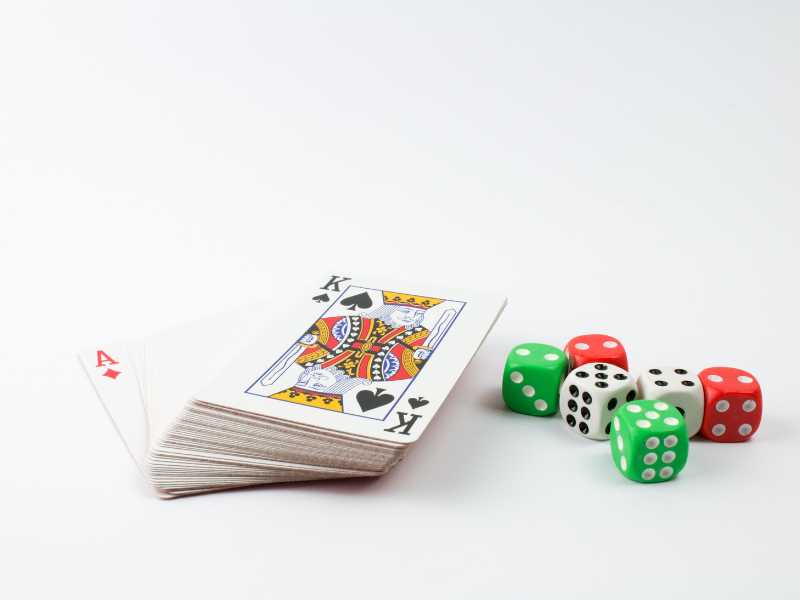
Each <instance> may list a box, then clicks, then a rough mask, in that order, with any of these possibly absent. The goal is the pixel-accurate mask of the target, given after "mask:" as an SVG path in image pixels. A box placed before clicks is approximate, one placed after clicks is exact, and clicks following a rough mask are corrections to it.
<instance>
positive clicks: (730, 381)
mask: <svg viewBox="0 0 800 600" xmlns="http://www.w3.org/2000/svg"><path fill="white" fill-rule="evenodd" d="M700 381H701V382H702V383H703V392H704V396H705V414H704V416H703V425H702V428H701V433H702V434H703V437H706V438H708V439H709V440H712V441H714V442H744V441H746V440H749V439H750V438H751V437H752V435H753V434H754V433H755V432H756V430H757V429H758V426H759V425H760V424H761V404H762V400H761V386H760V385H759V384H758V381H757V380H756V378H755V377H753V375H752V374H751V373H748V372H747V371H742V370H741V369H734V368H732V367H710V368H708V369H703V370H702V371H700Z"/></svg>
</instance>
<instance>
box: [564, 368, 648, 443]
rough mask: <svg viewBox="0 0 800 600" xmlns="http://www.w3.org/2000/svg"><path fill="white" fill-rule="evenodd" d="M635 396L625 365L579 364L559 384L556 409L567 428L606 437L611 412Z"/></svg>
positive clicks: (589, 434) (602, 437)
mask: <svg viewBox="0 0 800 600" xmlns="http://www.w3.org/2000/svg"><path fill="white" fill-rule="evenodd" d="M635 399H636V385H635V384H634V381H633V378H632V377H631V376H630V375H629V374H628V372H627V371H626V370H625V369H622V368H620V367H618V366H616V365H612V364H610V363H602V362H597V363H587V364H584V365H581V366H579V367H578V368H576V369H575V370H574V371H572V372H571V373H570V374H569V375H567V377H566V379H565V380H564V383H563V384H561V393H560V394H559V399H558V403H559V409H560V411H561V418H562V419H564V422H565V423H566V424H567V425H568V426H569V427H570V429H572V430H574V431H576V432H578V433H580V434H581V435H582V436H584V437H587V438H590V439H593V440H607V439H608V436H609V433H610V430H611V413H612V412H614V410H616V409H617V408H618V407H619V406H620V405H622V404H624V403H626V402H631V401H633V400H635Z"/></svg>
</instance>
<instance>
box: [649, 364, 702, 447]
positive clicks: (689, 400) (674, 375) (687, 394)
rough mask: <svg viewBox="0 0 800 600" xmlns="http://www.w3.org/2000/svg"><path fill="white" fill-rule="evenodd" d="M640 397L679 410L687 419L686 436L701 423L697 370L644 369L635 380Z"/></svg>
mask: <svg viewBox="0 0 800 600" xmlns="http://www.w3.org/2000/svg"><path fill="white" fill-rule="evenodd" d="M636 387H637V389H638V391H639V397H640V398H647V399H648V400H662V401H664V402H666V403H667V404H671V405H672V406H674V407H675V408H677V409H678V412H679V413H681V414H682V415H683V419H684V421H686V433H687V435H688V436H689V437H692V436H693V435H695V434H696V433H697V432H698V431H700V426H701V425H702V424H703V412H704V411H703V408H704V406H705V400H704V398H703V386H702V385H701V384H700V378H699V377H698V376H697V374H696V373H693V372H691V371H689V370H688V369H683V368H680V367H652V368H650V369H645V370H644V371H643V372H642V374H641V375H639V377H638V379H637V380H636Z"/></svg>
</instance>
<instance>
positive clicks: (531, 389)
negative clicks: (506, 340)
mask: <svg viewBox="0 0 800 600" xmlns="http://www.w3.org/2000/svg"><path fill="white" fill-rule="evenodd" d="M566 371H567V357H566V356H565V355H564V353H563V352H562V351H561V350H559V349H558V348H556V347H555V346H549V345H547V344H520V345H519V346H515V347H514V348H512V349H511V352H509V353H508V358H506V366H505V369H504V370H503V400H504V401H505V403H506V405H507V406H508V408H510V409H511V410H513V411H515V412H519V413H523V414H526V415H533V416H537V417H544V416H548V415H552V414H554V413H555V412H556V410H558V388H559V386H560V385H561V381H562V380H563V379H564V375H565V373H566Z"/></svg>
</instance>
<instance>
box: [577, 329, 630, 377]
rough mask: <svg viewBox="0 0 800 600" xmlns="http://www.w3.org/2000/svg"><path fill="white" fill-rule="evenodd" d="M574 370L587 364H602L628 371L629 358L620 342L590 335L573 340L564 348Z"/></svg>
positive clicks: (606, 337)
mask: <svg viewBox="0 0 800 600" xmlns="http://www.w3.org/2000/svg"><path fill="white" fill-rule="evenodd" d="M564 352H565V353H566V355H567V358H568V359H569V368H570V370H573V369H575V368H577V367H580V366H582V365H585V364H587V363H595V362H602V363H607V364H610V365H617V366H618V367H619V368H620V369H625V370H626V371H627V370H628V356H627V355H626V354H625V348H623V347H622V344H621V343H620V341H619V340H618V339H616V338H613V337H611V336H610V335H604V334H589V335H579V336H578V337H574V338H572V339H571V340H570V341H569V342H567V345H566V346H565V347H564Z"/></svg>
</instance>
